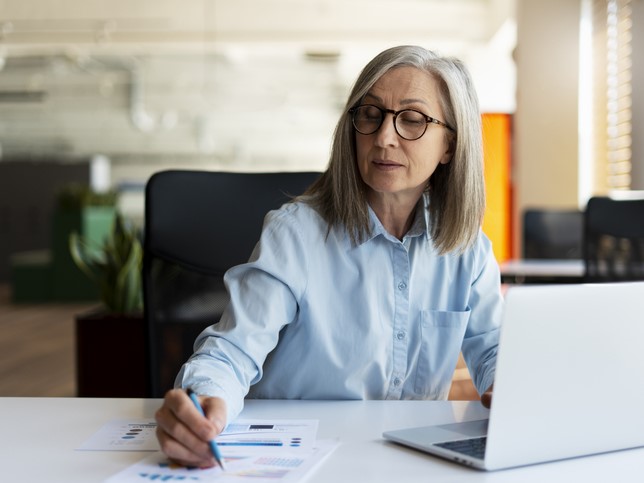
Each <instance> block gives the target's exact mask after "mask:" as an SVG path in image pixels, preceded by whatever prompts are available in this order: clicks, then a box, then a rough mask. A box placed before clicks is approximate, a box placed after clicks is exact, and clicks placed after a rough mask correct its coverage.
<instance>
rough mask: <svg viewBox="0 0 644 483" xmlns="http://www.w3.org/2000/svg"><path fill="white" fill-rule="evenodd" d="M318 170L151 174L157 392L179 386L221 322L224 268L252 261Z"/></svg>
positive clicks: (150, 319) (149, 264)
mask: <svg viewBox="0 0 644 483" xmlns="http://www.w3.org/2000/svg"><path fill="white" fill-rule="evenodd" d="M319 176H320V173H317V172H288V173H286V172H285V173H226V172H208V171H180V170H171V171H163V172H159V173H156V174H154V175H153V176H152V177H151V178H150V179H149V180H148V183H147V185H146V190H145V238H144V260H143V297H144V316H145V319H146V326H147V331H148V343H149V353H150V356H149V373H150V385H151V396H152V397H162V396H163V395H164V393H165V392H166V391H167V390H168V389H170V388H172V386H173V383H174V378H175V376H176V374H177V372H178V371H179V368H180V367H181V364H183V362H185V361H186V360H187V359H188V357H189V356H190V354H192V351H193V343H194V341H195V338H196V337H197V335H198V334H199V333H200V332H201V331H202V330H203V329H204V328H206V327H207V326H209V325H212V324H214V323H216V322H218V321H219V318H220V316H221V314H222V312H223V310H224V308H225V306H226V304H227V302H228V295H227V293H226V290H225V287H224V282H223V276H224V273H225V272H226V270H228V269H229V268H230V267H232V266H234V265H238V264H240V263H244V262H246V261H247V260H248V258H249V256H250V254H251V252H252V250H253V248H254V246H255V244H256V242H257V241H258V240H259V236H260V233H261V228H262V223H263V219H264V216H265V215H266V213H267V212H268V211H270V210H271V209H275V208H279V207H280V206H281V205H282V204H283V203H285V202H287V201H289V200H290V199H291V198H292V197H293V196H297V195H300V194H302V193H303V192H304V191H305V189H306V188H307V187H308V186H309V185H310V184H311V183H313V181H315V180H316V179H317V178H318V177H319Z"/></svg>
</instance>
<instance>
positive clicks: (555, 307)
mask: <svg viewBox="0 0 644 483" xmlns="http://www.w3.org/2000/svg"><path fill="white" fill-rule="evenodd" d="M643 375H644V282H628V283H610V284H609V283H606V284H579V285H572V284H571V285H540V286H535V285H533V286H528V285H525V286H514V287H512V288H510V289H509V290H508V292H507V293H506V298H505V307H504V314H503V322H502V326H501V336H500V341H499V350H498V357H497V364H496V376H495V382H494V395H493V399H492V407H491V409H490V412H489V418H488V419H485V420H478V421H469V422H463V423H454V424H445V425H440V426H424V427H416V428H409V429H395V430H392V431H387V432H385V433H383V437H384V438H385V439H387V440H390V441H393V442H396V443H399V444H403V445H406V446H410V447H412V448H416V449H419V450H422V451H425V452H427V453H431V454H433V455H436V456H440V457H443V458H447V459H450V460H453V461H456V462H458V463H462V464H465V465H468V466H471V467H474V468H478V469H482V470H499V469H504V468H511V467H516V466H523V465H530V464H535V463H544V462H548V461H555V460H561V459H566V458H574V457H578V456H586V455H592V454H598V453H605V452H609V451H616V450H623V449H627V448H635V447H639V446H644V410H642V408H644V384H642V377H643Z"/></svg>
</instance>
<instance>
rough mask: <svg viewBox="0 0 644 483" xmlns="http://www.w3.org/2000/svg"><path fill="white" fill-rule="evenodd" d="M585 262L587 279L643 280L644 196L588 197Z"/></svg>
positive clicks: (598, 280) (605, 280) (602, 280)
mask: <svg viewBox="0 0 644 483" xmlns="http://www.w3.org/2000/svg"><path fill="white" fill-rule="evenodd" d="M584 262H585V266H586V270H585V280H586V281H587V282H618V281H629V280H644V199H612V198H609V197H593V198H591V199H590V200H589V201H588V205H587V206H586V214H585V221H584Z"/></svg>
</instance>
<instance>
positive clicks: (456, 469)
mask: <svg viewBox="0 0 644 483" xmlns="http://www.w3.org/2000/svg"><path fill="white" fill-rule="evenodd" d="M580 404H583V401H582V400H580ZM159 405H160V400H154V399H151V400H142V399H81V398H69V399H67V398H0V428H1V429H0V434H1V435H2V447H1V448H0V481H2V482H20V483H25V482H26V483H30V482H34V483H35V482H79V483H80V482H82V483H91V482H99V481H103V480H104V479H105V478H106V477H108V476H110V475H112V474H114V473H117V472H118V471H120V470H122V469H123V468H125V467H127V466H129V465H130V464H132V463H135V462H137V461H138V460H140V459H141V458H143V457H145V456H146V455H148V454H149V453H144V452H92V451H74V448H76V447H78V446H79V445H80V444H81V443H83V442H84V441H85V440H86V439H87V438H88V437H89V436H91V435H92V434H94V433H95V432H96V431H97V430H98V429H99V428H100V427H101V426H102V425H103V424H104V423H106V422H107V421H110V420H112V419H119V418H124V419H137V418H144V417H152V416H153V415H154V411H155V410H156V408H157V407H158V406H159ZM486 414H487V411H486V410H485V409H484V408H482V406H481V405H480V404H479V403H478V402H446V401H440V402H433V401H432V402H425V401H338V402H336V401H331V402H317V401H248V402H247V405H246V409H245V410H244V413H243V416H244V417H248V418H269V419H278V418H302V419H305V418H314V419H319V420H320V426H319V429H318V437H319V438H338V439H339V441H340V442H341V443H342V444H341V445H340V446H339V447H338V448H337V449H336V450H335V452H334V453H332V454H331V455H330V457H329V458H328V459H326V460H325V461H324V462H323V464H322V465H321V466H320V467H319V468H318V469H317V470H316V471H315V472H314V473H313V474H312V475H311V477H310V478H309V479H308V480H307V482H310V483H322V482H324V483H329V482H332V483H342V482H352V483H362V482H365V483H380V482H383V483H384V482H387V483H404V482H420V481H431V482H443V481H444V482H450V483H458V482H483V481H484V482H507V483H517V482H521V483H532V482H534V483H537V482H538V483H543V482H552V483H555V482H584V483H593V482H597V483H599V482H601V483H605V482H607V481H619V482H620V483H625V482H626V483H628V482H638V483H641V482H642V481H644V449H636V450H629V451H621V452H616V453H611V454H604V455H598V456H593V457H587V458H577V459H573V460H567V461H561V462H557V463H548V464H543V465H536V466H531V467H525V468H518V469H512V470H505V471H499V472H494V473H485V472H480V471H478V470H473V469H469V468H465V467H461V466H459V465H456V464H454V463H450V462H448V461H443V460H441V459H438V458H435V457H432V456H429V455H425V454H424V453H421V452H417V451H413V450H410V449H407V448H404V447H402V446H398V445H395V444H392V443H388V442H385V441H384V440H383V439H382V438H381V434H382V432H383V431H384V430H388V429H394V428H401V427H409V426H416V425H421V424H423V425H424V424H432V423H436V422H444V423H448V422H454V421H462V420H468V419H478V418H480V417H482V416H485V415H486ZM589 423H590V422H589ZM26 475H30V477H29V478H27V477H26Z"/></svg>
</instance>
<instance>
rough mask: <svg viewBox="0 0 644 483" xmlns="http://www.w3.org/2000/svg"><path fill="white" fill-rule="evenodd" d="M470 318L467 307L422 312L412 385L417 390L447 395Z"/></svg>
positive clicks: (441, 396) (429, 394) (432, 395)
mask: <svg viewBox="0 0 644 483" xmlns="http://www.w3.org/2000/svg"><path fill="white" fill-rule="evenodd" d="M469 319H470V311H469V310H466V311H462V312H451V311H439V310H424V311H423V312H422V313H421V320H420V335H421V346H420V351H419V352H418V361H417V371H416V381H415V388H414V390H415V392H416V393H417V394H419V395H421V396H423V397H428V398H433V399H445V398H447V394H448V393H449V388H450V385H451V380H452V375H453V373H454V368H455V367H456V362H457V361H458V355H459V353H460V351H461V345H462V344H463V336H464V335H465V329H466V328H467V323H468V321H469Z"/></svg>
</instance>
